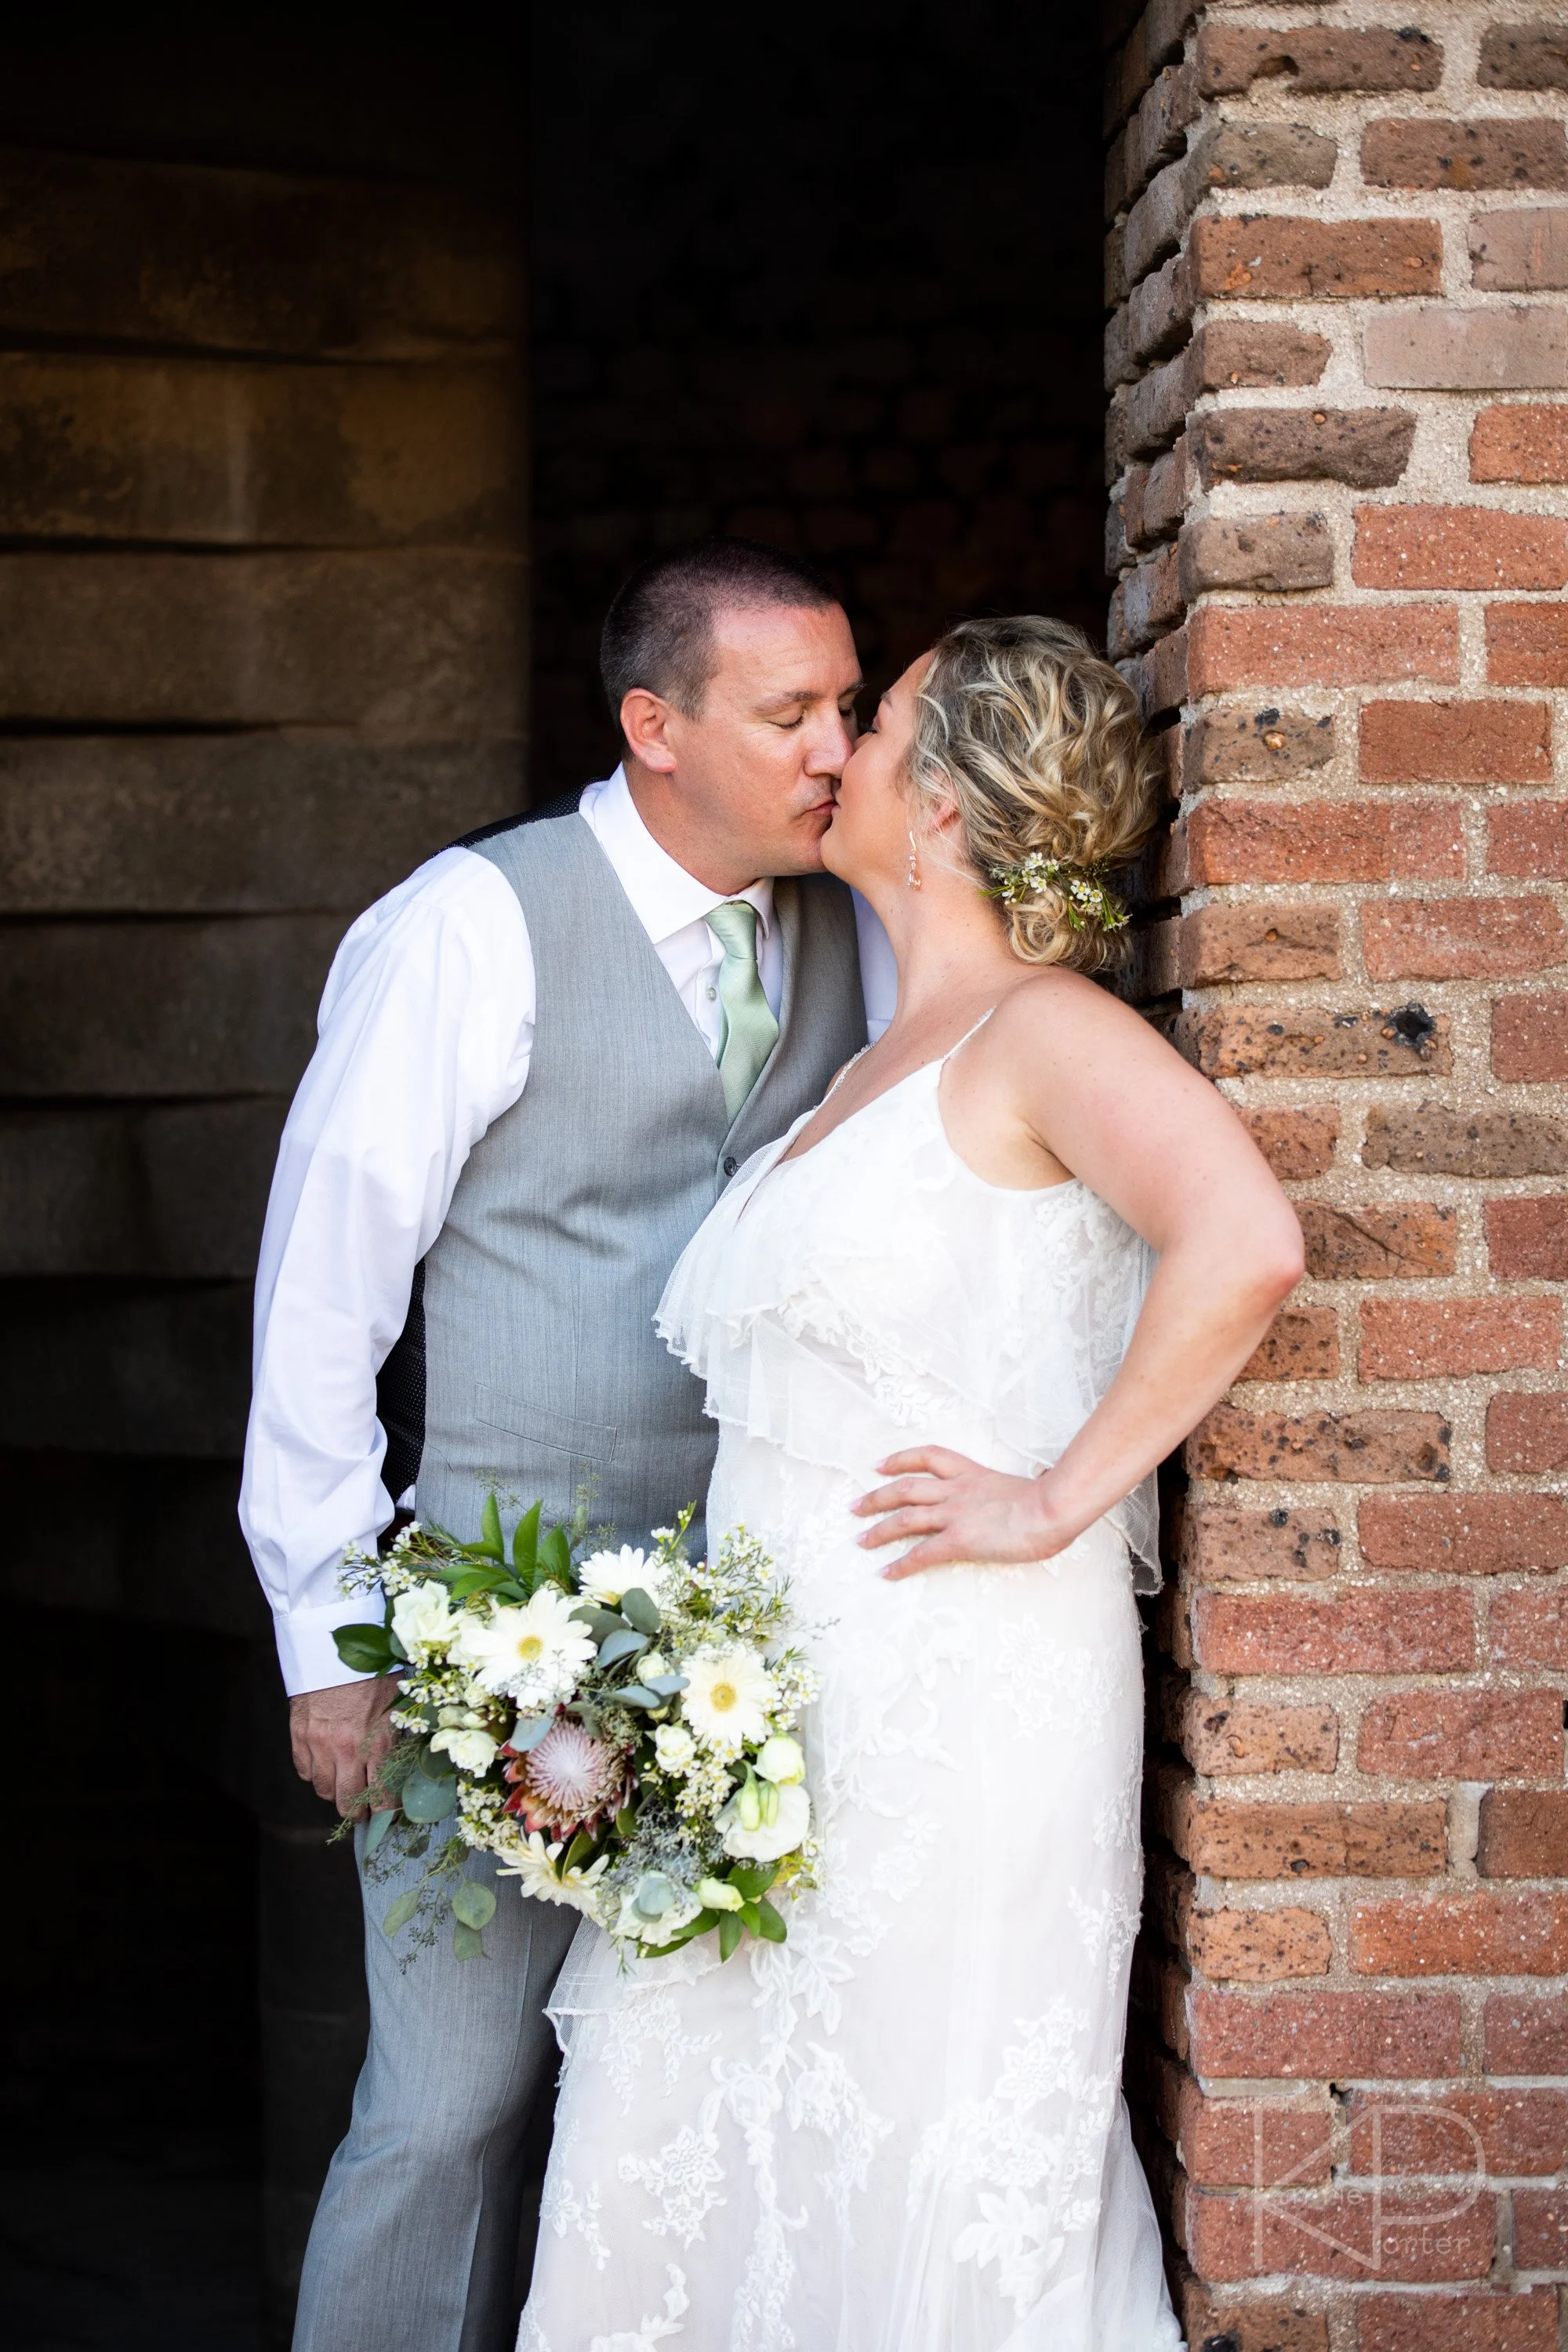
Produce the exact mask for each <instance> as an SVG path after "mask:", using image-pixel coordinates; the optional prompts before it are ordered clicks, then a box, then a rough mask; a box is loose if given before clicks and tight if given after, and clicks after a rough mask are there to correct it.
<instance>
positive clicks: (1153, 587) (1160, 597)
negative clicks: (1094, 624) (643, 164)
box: [1106, 547, 1185, 661]
mask: <svg viewBox="0 0 1568 2352" xmlns="http://www.w3.org/2000/svg"><path fill="white" fill-rule="evenodd" d="M1184 606H1185V597H1184V591H1183V588H1182V585H1181V581H1180V578H1179V566H1178V558H1177V552H1176V550H1175V549H1174V548H1173V547H1167V548H1164V549H1163V550H1162V551H1161V552H1160V553H1159V554H1158V555H1155V556H1152V557H1151V558H1150V560H1149V561H1148V562H1144V563H1140V564H1139V565H1138V567H1137V569H1136V570H1135V571H1132V572H1129V573H1128V575H1127V577H1126V579H1125V580H1122V581H1121V582H1119V583H1118V584H1117V588H1116V592H1115V593H1114V594H1113V596H1112V597H1111V599H1110V623H1109V625H1108V627H1107V631H1106V642H1107V645H1108V647H1109V649H1110V657H1111V659H1112V661H1120V660H1121V658H1122V656H1124V655H1126V654H1130V653H1136V652H1137V651H1138V649H1139V647H1140V646H1146V645H1148V644H1150V643H1151V642H1152V639H1154V638H1155V637H1157V636H1160V635H1163V632H1164V631H1165V630H1166V629H1170V628H1173V627H1174V626H1175V625H1176V623H1177V622H1178V621H1179V620H1180V619H1181V617H1182V614H1183V611H1184Z"/></svg>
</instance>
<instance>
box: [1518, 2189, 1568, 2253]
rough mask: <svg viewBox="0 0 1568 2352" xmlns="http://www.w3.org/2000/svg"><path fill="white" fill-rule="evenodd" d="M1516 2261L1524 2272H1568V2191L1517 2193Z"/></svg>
mask: <svg viewBox="0 0 1568 2352" xmlns="http://www.w3.org/2000/svg"><path fill="white" fill-rule="evenodd" d="M1513 2258H1514V2261H1515V2262H1516V2263H1518V2265H1519V2267H1520V2269H1521V2271H1561V2270H1568V2189H1515V2190H1514V2192H1513Z"/></svg>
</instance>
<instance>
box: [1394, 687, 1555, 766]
mask: <svg viewBox="0 0 1568 2352" xmlns="http://www.w3.org/2000/svg"><path fill="white" fill-rule="evenodd" d="M1360 765H1361V780H1362V782H1363V784H1544V783H1550V782H1551V781H1552V706H1551V704H1550V703H1549V702H1366V703H1363V705H1362V713H1361V761H1360Z"/></svg>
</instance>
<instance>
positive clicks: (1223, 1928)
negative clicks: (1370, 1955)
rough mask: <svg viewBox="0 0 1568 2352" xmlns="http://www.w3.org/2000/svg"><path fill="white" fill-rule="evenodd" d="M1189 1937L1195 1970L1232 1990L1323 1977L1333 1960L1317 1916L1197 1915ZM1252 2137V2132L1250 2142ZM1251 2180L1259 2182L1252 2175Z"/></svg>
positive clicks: (1281, 1912)
mask: <svg viewBox="0 0 1568 2352" xmlns="http://www.w3.org/2000/svg"><path fill="white" fill-rule="evenodd" d="M1187 1935H1188V1942H1189V1946H1190V1949H1191V1953H1192V1959H1193V1965H1194V1968H1198V1969H1202V1970H1203V1972H1204V1974H1205V1976H1206V1977H1213V1978H1216V1979H1219V1980H1220V1981H1221V1982H1223V1983H1227V1984H1279V1983H1282V1982H1284V1981H1286V1980H1287V1979H1290V1978H1292V1977H1321V1976H1322V1975H1323V1974H1324V1973H1325V1972H1326V1970H1327V1969H1328V1967H1329V1964H1330V1962H1331V1959H1332V1958H1333V1938H1332V1937H1331V1935H1330V1933H1329V1930H1328V1927H1327V1926H1326V1925H1325V1923H1324V1922H1323V1920H1322V1919H1321V1918H1320V1916H1318V1914H1317V1912H1315V1911H1300V1910H1279V1911H1194V1913H1193V1915H1192V1917H1191V1920H1190V1921H1189V1923H1188V1928H1187ZM1251 2137H1252V2134H1251V2131H1250V2129H1249V2130H1248V2133H1247V2138H1248V2141H1249V2142H1250V2140H1251ZM1305 2153H1306V2150H1305V2149H1303V2151H1302V2154H1303V2155H1304V2154H1305ZM1292 2161H1293V2162H1299V2161H1300V2158H1293V2159H1292ZM1324 2161H1325V2164H1326V2162H1327V2139H1326V2136H1325V2138H1324ZM1190 2169H1191V2167H1190V2165H1189V2170H1190ZM1282 2169H1283V2168H1282ZM1204 2177H1205V2176H1204V2175H1202V2174H1198V2175H1197V2176H1196V2178H1198V2179H1203V2178H1204ZM1208 2177H1209V2178H1210V2179H1214V2178H1216V2177H1217V2176H1216V2175H1214V2174H1210V2175H1209V2176H1208ZM1245 2177H1246V2178H1247V2179H1248V2180H1250V2179H1252V2178H1253V2175H1252V2173H1251V2171H1250V2169H1249V2170H1248V2171H1247V2175H1246V2176H1245ZM1298 2185H1300V2184H1298Z"/></svg>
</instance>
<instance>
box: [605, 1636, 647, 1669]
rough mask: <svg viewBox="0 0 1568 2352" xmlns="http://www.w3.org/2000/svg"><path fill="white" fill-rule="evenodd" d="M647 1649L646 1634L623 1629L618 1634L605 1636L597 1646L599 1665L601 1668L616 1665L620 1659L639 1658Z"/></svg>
mask: <svg viewBox="0 0 1568 2352" xmlns="http://www.w3.org/2000/svg"><path fill="white" fill-rule="evenodd" d="M646 1649H647V1634H646V1633H632V1632H631V1631H630V1630H629V1629H628V1628H623V1629H622V1630H621V1632H620V1633H607V1634H606V1635H605V1639H604V1641H603V1642H602V1643H600V1645H599V1664H601V1665H602V1666H614V1665H616V1664H619V1662H620V1661H621V1659H622V1658H637V1657H640V1656H641V1655H642V1654H643V1652H644V1651H645V1650H646Z"/></svg>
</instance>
